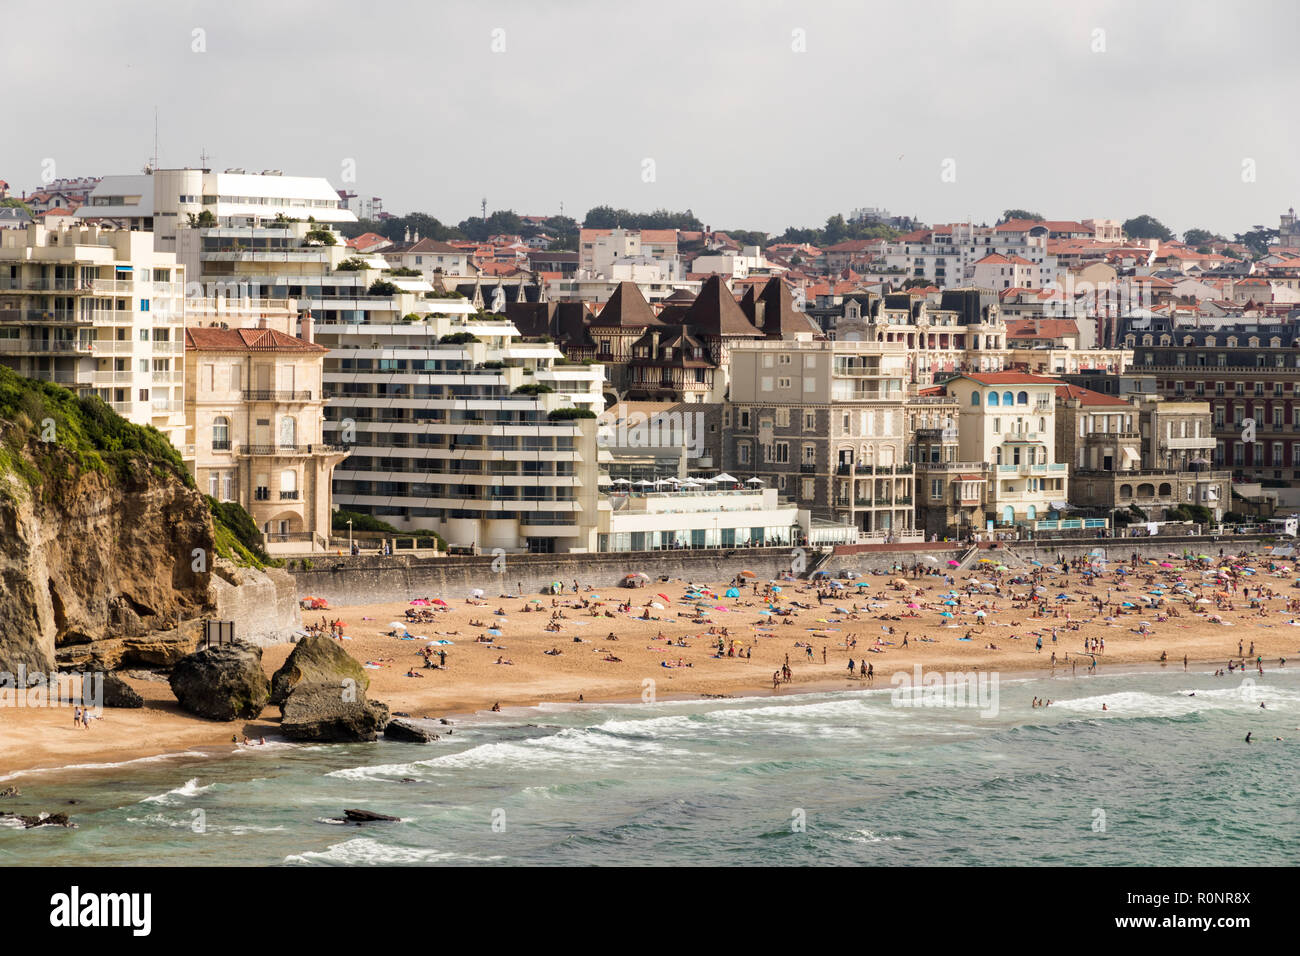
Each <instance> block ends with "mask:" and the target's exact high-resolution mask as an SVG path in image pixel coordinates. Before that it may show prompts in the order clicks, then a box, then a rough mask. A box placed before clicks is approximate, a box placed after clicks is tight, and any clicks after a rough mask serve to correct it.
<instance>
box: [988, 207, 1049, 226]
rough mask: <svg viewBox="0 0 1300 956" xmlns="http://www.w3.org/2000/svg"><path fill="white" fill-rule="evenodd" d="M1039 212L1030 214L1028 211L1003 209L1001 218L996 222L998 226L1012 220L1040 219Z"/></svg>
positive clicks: (1041, 215) (1041, 216)
mask: <svg viewBox="0 0 1300 956" xmlns="http://www.w3.org/2000/svg"><path fill="white" fill-rule="evenodd" d="M1042 218H1043V214H1042V213H1041V212H1030V211H1029V210H1028V209H1004V210H1002V218H1001V219H999V220H998V225H1002V223H1004V222H1010V221H1011V220H1012V219H1042Z"/></svg>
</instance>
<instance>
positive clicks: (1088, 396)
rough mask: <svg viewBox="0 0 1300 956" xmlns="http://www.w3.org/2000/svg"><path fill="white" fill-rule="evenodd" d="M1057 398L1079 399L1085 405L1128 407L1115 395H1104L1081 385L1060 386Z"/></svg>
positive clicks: (1057, 388)
mask: <svg viewBox="0 0 1300 956" xmlns="http://www.w3.org/2000/svg"><path fill="white" fill-rule="evenodd" d="M1056 397H1057V398H1061V399H1065V400H1067V401H1069V400H1071V399H1077V400H1078V401H1079V402H1081V403H1083V404H1084V405H1127V404H1128V402H1126V401H1124V399H1122V398H1119V397H1118V396H1115V395H1103V394H1102V393H1101V392H1094V391H1093V390H1092V389H1090V388H1083V387H1082V386H1079V385H1058V386H1056Z"/></svg>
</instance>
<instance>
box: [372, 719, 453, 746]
mask: <svg viewBox="0 0 1300 956" xmlns="http://www.w3.org/2000/svg"><path fill="white" fill-rule="evenodd" d="M384 736H385V737H387V738H388V739H389V740H403V741H407V742H408V743H413V744H427V743H430V742H431V741H434V740H439V739H441V738H439V737H438V735H437V734H435V733H434V732H433V731H431V730H425V729H424V728H423V727H417V726H416V725H415V724H413V723H411V722H410V721H408V720H390V721H389V722H388V726H387V727H385V728H384Z"/></svg>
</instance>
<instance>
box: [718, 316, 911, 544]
mask: <svg viewBox="0 0 1300 956" xmlns="http://www.w3.org/2000/svg"><path fill="white" fill-rule="evenodd" d="M730 351H731V395H730V402H729V404H728V405H727V406H726V407H724V409H723V422H722V427H723V432H724V435H725V438H724V441H723V451H722V454H723V466H724V468H725V470H727V471H729V472H732V473H733V474H736V475H740V474H742V473H743V474H745V475H753V476H756V477H758V478H760V479H762V480H764V481H765V482H767V484H768V485H769V486H770V487H774V488H777V489H778V490H779V491H781V492H783V493H785V494H787V495H789V496H790V497H791V498H792V499H794V501H795V503H796V504H797V505H798V506H799V507H800V508H803V509H807V510H809V511H810V512H811V513H812V514H813V515H814V516H816V517H819V518H828V519H831V520H835V521H840V522H844V521H847V522H848V523H850V524H852V525H853V526H854V527H856V528H857V529H858V530H859V531H861V532H867V533H872V532H876V533H882V534H888V533H892V532H902V531H907V530H910V529H911V528H912V527H913V514H914V508H913V503H912V501H913V476H912V466H911V465H910V464H908V463H907V460H906V459H907V454H906V448H907V436H906V434H905V429H904V425H905V421H904V400H905V391H906V386H905V383H906V380H907V354H906V347H905V345H904V344H903V343H900V342H829V341H815V340H807V341H798V340H785V339H757V340H754V341H750V342H744V343H739V344H736V345H733V346H732V348H731V350H730Z"/></svg>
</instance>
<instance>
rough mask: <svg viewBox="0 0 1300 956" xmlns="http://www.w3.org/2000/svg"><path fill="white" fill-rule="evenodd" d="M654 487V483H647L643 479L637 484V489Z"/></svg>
mask: <svg viewBox="0 0 1300 956" xmlns="http://www.w3.org/2000/svg"><path fill="white" fill-rule="evenodd" d="M653 485H654V482H653V481H646V480H645V479H644V478H642V479H641V480H640V481H638V482H637V483H636V487H637V488H649V487H652V486H653Z"/></svg>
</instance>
